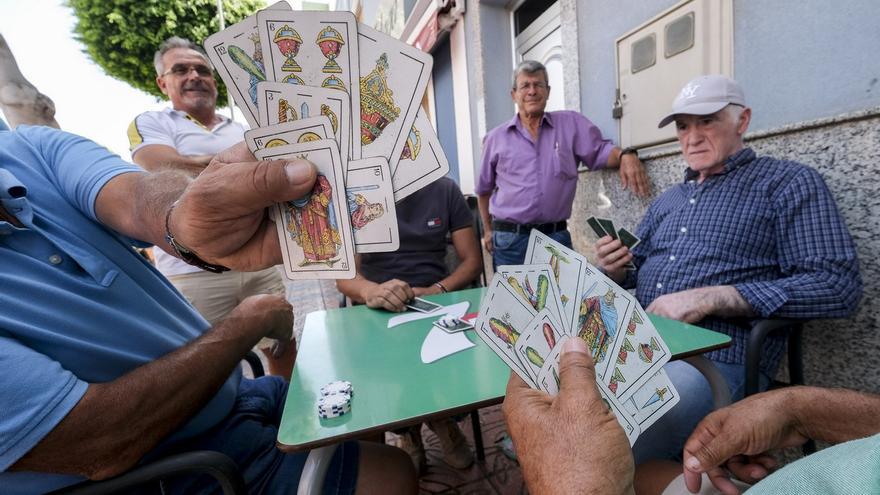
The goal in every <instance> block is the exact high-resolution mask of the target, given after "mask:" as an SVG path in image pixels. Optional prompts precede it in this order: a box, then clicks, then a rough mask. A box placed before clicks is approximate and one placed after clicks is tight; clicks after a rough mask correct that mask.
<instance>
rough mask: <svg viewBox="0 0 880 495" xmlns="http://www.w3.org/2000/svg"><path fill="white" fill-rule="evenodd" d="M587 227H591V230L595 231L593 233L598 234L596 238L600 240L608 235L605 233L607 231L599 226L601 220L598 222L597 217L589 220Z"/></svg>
mask: <svg viewBox="0 0 880 495" xmlns="http://www.w3.org/2000/svg"><path fill="white" fill-rule="evenodd" d="M587 225H589V226H590V228H591V229H593V232H595V233H596V237H598V238H600V239H601V238H602V237H605V236H606V235H608V233H607V232H605V229H603V228H602V225H600V224H599V220H597V219H596V217H590V218H588V219H587Z"/></svg>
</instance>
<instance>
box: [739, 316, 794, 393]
mask: <svg viewBox="0 0 880 495" xmlns="http://www.w3.org/2000/svg"><path fill="white" fill-rule="evenodd" d="M802 325H803V321H801V320H792V319H786V318H770V319H766V320H760V321H758V323H756V324H755V326H753V327H752V330H751V331H750V332H749V342H748V346H747V348H746V370H745V373H746V377H745V378H746V381H745V385H746V387H745V396H746V397H748V396H749V395H752V394H755V393H757V392H758V383H759V380H758V371H759V370H760V365H761V358H762V357H763V354H764V341H765V340H766V339H767V336H769V335H770V334H771V333H773V332H776V331H780V330H791V329H796V330H798V337H799V336H800V332H799V330H800V328H801V326H802Z"/></svg>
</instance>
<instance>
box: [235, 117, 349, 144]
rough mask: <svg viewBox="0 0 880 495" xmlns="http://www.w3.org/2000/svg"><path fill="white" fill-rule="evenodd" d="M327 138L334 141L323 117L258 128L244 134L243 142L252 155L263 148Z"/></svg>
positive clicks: (329, 126)
mask: <svg viewBox="0 0 880 495" xmlns="http://www.w3.org/2000/svg"><path fill="white" fill-rule="evenodd" d="M328 138H329V139H335V136H334V135H333V127H332V125H331V124H330V119H329V118H327V117H326V116H324V115H319V116H317V117H309V118H306V119H300V120H294V121H292V122H284V123H283V124H275V125H271V126H268V127H259V128H257V129H251V130H249V131H246V132H245V133H244V140H245V142H247V145H248V148H249V149H250V150H251V152H252V153H254V152H256V151H257V150H261V149H263V148H272V147H274V146H284V145H285V144H299V143H307V142H309V141H317V140H319V139H328Z"/></svg>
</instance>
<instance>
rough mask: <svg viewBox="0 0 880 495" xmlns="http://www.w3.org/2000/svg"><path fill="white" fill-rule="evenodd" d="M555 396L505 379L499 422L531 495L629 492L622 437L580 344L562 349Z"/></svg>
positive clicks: (629, 465)
mask: <svg viewBox="0 0 880 495" xmlns="http://www.w3.org/2000/svg"><path fill="white" fill-rule="evenodd" d="M564 346H565V347H564V350H563V353H562V356H561V361H560V366H559V375H560V376H559V378H560V390H559V395H557V396H556V397H551V396H549V395H547V394H546V393H544V392H542V391H540V390H534V389H532V388H530V387H529V386H528V385H527V384H526V383H525V382H524V381H523V380H522V379H521V378H520V377H519V376H517V375H516V374H514V373H511V375H510V381H508V383H507V396H506V398H505V399H504V407H503V411H504V417H505V419H506V421H507V427H508V431H509V432H510V435H511V437H513V443H514V445H515V446H516V452H517V455H518V457H519V461H520V466H521V467H522V470H523V477H524V478H525V481H526V484H527V485H528V488H529V492H530V493H536V494H539V493H609V494H619V493H632V491H633V485H632V483H633V469H634V468H633V457H632V451H631V450H630V446H629V441H628V440H627V438H626V434H625V433H624V432H623V429H622V428H621V427H620V424H618V422H617V420H616V419H615V418H614V415H613V414H612V413H611V411H610V410H609V409H608V407H607V406H606V405H605V402H604V401H603V400H602V397H601V396H600V395H599V390H598V389H597V388H596V371H595V369H594V366H593V359H592V358H591V357H590V354H589V351H587V347H586V344H585V343H584V341H583V340H581V339H575V338H571V339H568V341H567V342H566V343H565V344H564Z"/></svg>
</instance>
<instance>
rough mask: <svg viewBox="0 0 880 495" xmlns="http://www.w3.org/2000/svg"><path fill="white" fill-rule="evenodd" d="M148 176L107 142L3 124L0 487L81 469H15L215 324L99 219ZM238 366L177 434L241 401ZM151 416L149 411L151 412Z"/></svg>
mask: <svg viewBox="0 0 880 495" xmlns="http://www.w3.org/2000/svg"><path fill="white" fill-rule="evenodd" d="M125 173H144V172H143V171H142V170H141V169H140V168H138V167H136V166H134V165H131V164H128V163H126V162H124V161H123V160H121V159H120V158H119V157H118V156H116V155H113V154H111V153H110V152H108V151H107V150H106V149H104V148H102V147H101V146H98V145H97V144H95V143H93V142H91V141H89V140H86V139H83V138H81V137H78V136H74V135H72V134H68V133H65V132H61V131H58V130H56V129H51V128H47V127H19V128H18V129H17V130H15V131H5V132H0V203H2V205H3V207H4V209H5V210H6V211H7V212H9V213H10V214H12V215H14V216H15V217H16V218H17V219H18V220H19V222H20V223H21V224H22V225H23V227H20V228H19V227H16V226H14V225H12V224H10V223H8V222H5V221H0V411H2V412H0V487H2V488H0V491H2V492H3V493H4V494H9V493H43V492H45V491H47V490H51V489H55V488H58V487H60V486H64V485H67V484H71V483H73V482H76V481H79V479H78V478H76V477H72V476H61V475H53V474H44V473H27V472H7V471H6V470H7V469H8V468H9V466H11V465H12V464H14V463H15V462H16V461H17V460H18V459H20V458H21V457H22V456H23V455H24V454H26V453H27V452H28V451H29V450H31V449H32V448H33V447H34V445H36V444H37V443H38V442H39V441H40V440H41V439H42V438H43V437H44V436H46V434H48V433H49V432H50V431H51V430H52V429H53V428H54V427H55V426H56V425H57V424H58V423H59V422H61V421H62V420H63V419H64V417H65V416H66V415H67V414H68V413H69V412H70V410H71V409H73V407H74V406H76V404H77V402H78V401H79V400H80V399H81V398H82V396H83V394H85V392H86V390H87V388H88V386H89V384H90V383H101V382H108V381H112V380H114V379H116V378H118V377H120V376H122V375H124V374H125V373H128V372H129V371H132V370H133V369H135V368H137V367H138V366H141V365H143V364H145V363H148V362H150V361H153V360H155V359H157V358H159V357H161V356H163V355H165V354H167V353H169V352H171V351H173V350H175V349H177V348H179V347H181V346H183V345H184V344H186V343H187V342H189V341H191V340H193V339H194V338H196V337H198V336H199V335H201V334H202V333H203V332H204V331H205V330H206V329H208V327H209V325H208V323H207V322H206V321H205V320H204V319H203V318H202V317H201V316H200V315H199V314H198V313H197V312H196V311H195V310H194V309H193V308H192V306H190V305H189V303H187V301H186V300H185V299H184V298H183V297H182V296H181V295H180V294H179V293H178V292H177V291H176V290H175V289H174V288H173V287H172V286H171V284H169V283H168V281H167V280H165V278H164V277H162V276H161V275H160V274H159V272H157V271H156V270H155V269H154V268H153V267H152V266H151V265H150V264H149V263H147V262H146V261H145V260H144V259H143V258H142V257H141V256H139V255H138V254H137V253H136V252H135V251H134V250H133V249H132V247H131V246H132V244H133V243H135V242H136V241H134V240H132V239H129V238H126V237H124V236H121V235H120V234H118V233H116V232H114V231H112V230H109V229H107V228H105V227H104V226H102V225H101V224H100V223H99V222H98V219H97V218H96V216H95V199H96V198H97V196H98V193H99V192H100V191H101V188H102V187H103V186H104V185H105V184H107V183H108V182H109V181H110V180H112V179H113V178H114V177H116V176H118V175H120V174H125ZM240 379H241V375H240V371H236V372H235V373H233V374H232V375H231V376H230V377H229V379H228V380H227V381H226V383H225V384H224V386H223V387H222V388H221V390H220V391H219V392H218V393H217V395H216V396H215V397H214V398H213V399H212V400H211V401H210V402H209V403H208V404H207V405H206V406H205V407H204V408H203V409H202V410H201V411H200V412H199V413H198V414H197V415H196V416H194V417H193V418H192V419H191V420H190V421H189V422H188V423H187V424H186V425H184V427H183V428H181V429H180V430H178V431H177V432H175V433H174V434H173V435H171V437H169V438H168V439H167V440H166V443H167V442H174V441H177V440H181V439H184V438H188V437H191V436H194V435H197V434H199V433H202V432H204V431H206V430H207V429H208V428H210V427H211V426H212V425H214V424H216V423H217V422H219V421H220V420H221V419H222V418H223V417H224V416H225V415H226V414H227V413H228V412H229V410H230V409H231V407H232V405H233V402H234V400H235V395H236V393H237V389H238V384H239V381H240ZM145 413H148V411H145Z"/></svg>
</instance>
